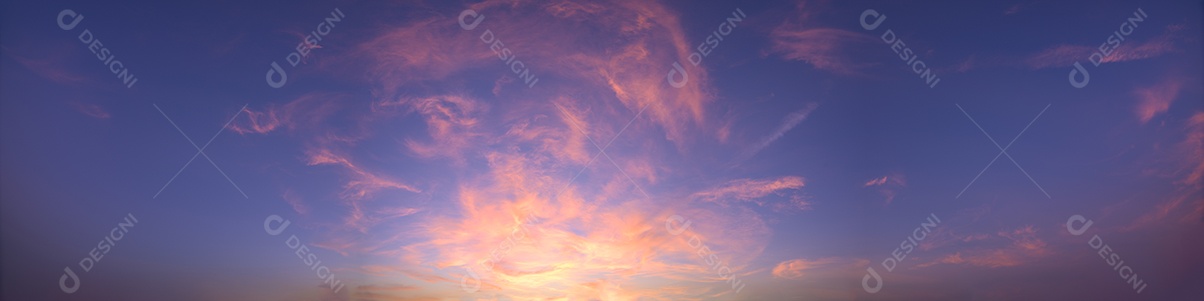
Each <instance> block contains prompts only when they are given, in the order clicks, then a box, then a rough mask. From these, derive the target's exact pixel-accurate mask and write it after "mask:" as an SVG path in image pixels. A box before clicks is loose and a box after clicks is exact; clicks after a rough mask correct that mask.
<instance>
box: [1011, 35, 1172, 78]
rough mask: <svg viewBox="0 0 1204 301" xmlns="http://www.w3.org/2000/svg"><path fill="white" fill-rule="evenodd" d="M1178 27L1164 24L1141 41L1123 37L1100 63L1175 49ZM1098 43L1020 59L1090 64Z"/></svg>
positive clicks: (1032, 63)
mask: <svg viewBox="0 0 1204 301" xmlns="http://www.w3.org/2000/svg"><path fill="white" fill-rule="evenodd" d="M1181 27H1182V26H1181V25H1171V26H1167V28H1166V30H1165V31H1163V33H1162V34H1159V35H1157V36H1155V37H1153V38H1149V39H1146V40H1145V41H1141V42H1138V41H1136V40H1128V41H1124V42H1122V44H1121V45H1120V47H1118V48H1116V49H1115V50H1114V51H1113V52H1112V53H1110V54H1109V55H1107V56H1105V57H1104V58H1103V59H1102V60H1101V64H1103V63H1116V62H1127V61H1135V60H1143V59H1149V58H1155V57H1159V56H1162V55H1165V54H1169V53H1172V52H1176V51H1179V49H1178V47H1177V46H1175V42H1174V41H1175V39H1176V38H1177V36H1178V34H1177V32H1178V31H1179V30H1180V28H1181ZM1098 47H1099V45H1070V44H1063V45H1058V46H1054V47H1051V48H1048V49H1045V50H1042V51H1040V52H1038V53H1036V54H1033V55H1030V56H1028V57H1026V58H1024V59H1022V62H1023V63H1024V64H1025V65H1027V66H1029V68H1032V69H1044V68H1050V67H1066V66H1070V65H1073V64H1074V63H1075V62H1080V63H1081V64H1090V62H1089V61H1088V58H1089V57H1090V56H1091V55H1092V54H1093V53H1095V52H1097V51H1099V49H1098Z"/></svg>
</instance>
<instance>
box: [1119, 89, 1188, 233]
mask: <svg viewBox="0 0 1204 301" xmlns="http://www.w3.org/2000/svg"><path fill="white" fill-rule="evenodd" d="M1171 139H1181V140H1178V141H1177V142H1176V143H1174V144H1173V147H1170V148H1167V149H1160V150H1159V151H1157V152H1154V153H1153V154H1151V155H1150V157H1151V159H1152V161H1148V162H1149V164H1151V165H1152V166H1150V168H1151V169H1154V170H1156V171H1157V173H1156V174H1155V176H1158V177H1162V178H1166V179H1169V183H1168V184H1170V185H1172V186H1171V187H1173V190H1172V191H1170V192H1169V193H1166V194H1163V196H1162V198H1164V200H1162V201H1159V202H1157V203H1156V205H1154V206H1153V207H1152V208H1151V209H1149V210H1148V211H1147V212H1145V213H1144V214H1142V215H1141V216H1139V217H1137V218H1136V219H1135V220H1134V221H1133V222H1132V223H1131V224H1129V225H1128V226H1126V227H1124V230H1130V231H1131V230H1134V229H1138V228H1144V227H1149V226H1153V225H1162V224H1167V223H1178V224H1193V223H1199V222H1200V221H1201V220H1204V197H1201V195H1204V112H1195V113H1194V114H1192V116H1191V118H1189V119H1188V120H1186V121H1185V122H1184V125H1183V135H1182V136H1178V135H1176V136H1174V137H1173V138H1171Z"/></svg>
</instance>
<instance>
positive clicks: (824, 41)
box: [765, 1, 881, 76]
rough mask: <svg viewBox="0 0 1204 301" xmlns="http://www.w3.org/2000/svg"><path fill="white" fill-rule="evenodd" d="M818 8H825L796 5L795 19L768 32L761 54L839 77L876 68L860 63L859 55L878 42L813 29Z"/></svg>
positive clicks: (833, 30) (854, 34)
mask: <svg viewBox="0 0 1204 301" xmlns="http://www.w3.org/2000/svg"><path fill="white" fill-rule="evenodd" d="M822 6H825V5H824V4H822V3H817V2H814V1H811V2H800V3H799V4H798V5H796V6H795V12H796V15H795V16H793V17H791V18H788V19H787V20H785V21H783V22H782V24H780V25H778V26H777V27H776V28H774V29H773V30H772V31H771V32H770V34H769V38H770V39H771V43H772V46H771V47H770V48H769V50H768V51H767V52H765V54H766V55H768V54H774V55H779V56H781V57H782V58H784V59H787V60H795V61H802V62H804V63H807V64H809V65H811V66H813V67H814V68H815V69H819V70H826V71H829V72H833V73H836V74H839V75H845V76H864V75H866V70H867V69H869V68H872V67H874V66H876V65H877V64H876V63H868V62H866V61H865V60H863V59H861V58H863V57H864V56H862V55H863V54H868V53H867V52H865V50H863V49H867V48H869V46H870V45H873V44H880V43H881V42H880V41H877V40H876V39H875V38H874V37H873V36H872V35H866V34H864V33H857V32H852V31H848V30H843V29H836V28H826V27H821V26H818V25H814V23H815V22H814V21H813V20H811V19H812V18H813V17H814V15H815V14H816V13H817V12H818V11H820V10H821V9H822Z"/></svg>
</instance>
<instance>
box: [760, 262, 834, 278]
mask: <svg viewBox="0 0 1204 301" xmlns="http://www.w3.org/2000/svg"><path fill="white" fill-rule="evenodd" d="M836 261H837V259H836V258H823V259H818V260H807V259H802V258H800V259H791V260H787V261H783V262H780V263H778V265H777V266H775V267H773V276H774V277H777V278H783V279H799V278H802V277H803V276H806V274H805V273H804V272H805V271H807V270H813V269H816V268H819V267H822V266H827V265H831V264H833V263H835V262H836Z"/></svg>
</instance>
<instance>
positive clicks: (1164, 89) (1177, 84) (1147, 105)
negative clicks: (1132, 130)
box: [1133, 79, 1183, 124]
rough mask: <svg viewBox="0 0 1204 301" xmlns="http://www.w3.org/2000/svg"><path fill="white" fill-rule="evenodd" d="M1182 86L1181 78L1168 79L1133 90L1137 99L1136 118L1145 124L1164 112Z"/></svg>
mask: <svg viewBox="0 0 1204 301" xmlns="http://www.w3.org/2000/svg"><path fill="white" fill-rule="evenodd" d="M1182 87H1183V81H1182V80H1180V79H1170V80H1165V81H1162V82H1159V83H1157V84H1154V85H1153V86H1149V87H1142V88H1138V89H1137V91H1134V92H1133V94H1135V95H1136V96H1137V99H1138V103H1137V108H1136V109H1135V110H1134V113H1135V114H1136V115H1137V119H1138V120H1140V121H1141V123H1142V124H1145V123H1147V122H1149V121H1150V119H1153V118H1154V116H1157V115H1159V114H1162V113H1165V112H1166V110H1168V109H1170V107H1171V103H1172V102H1174V101H1175V99H1176V98H1178V97H1179V91H1180V90H1181V88H1182Z"/></svg>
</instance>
